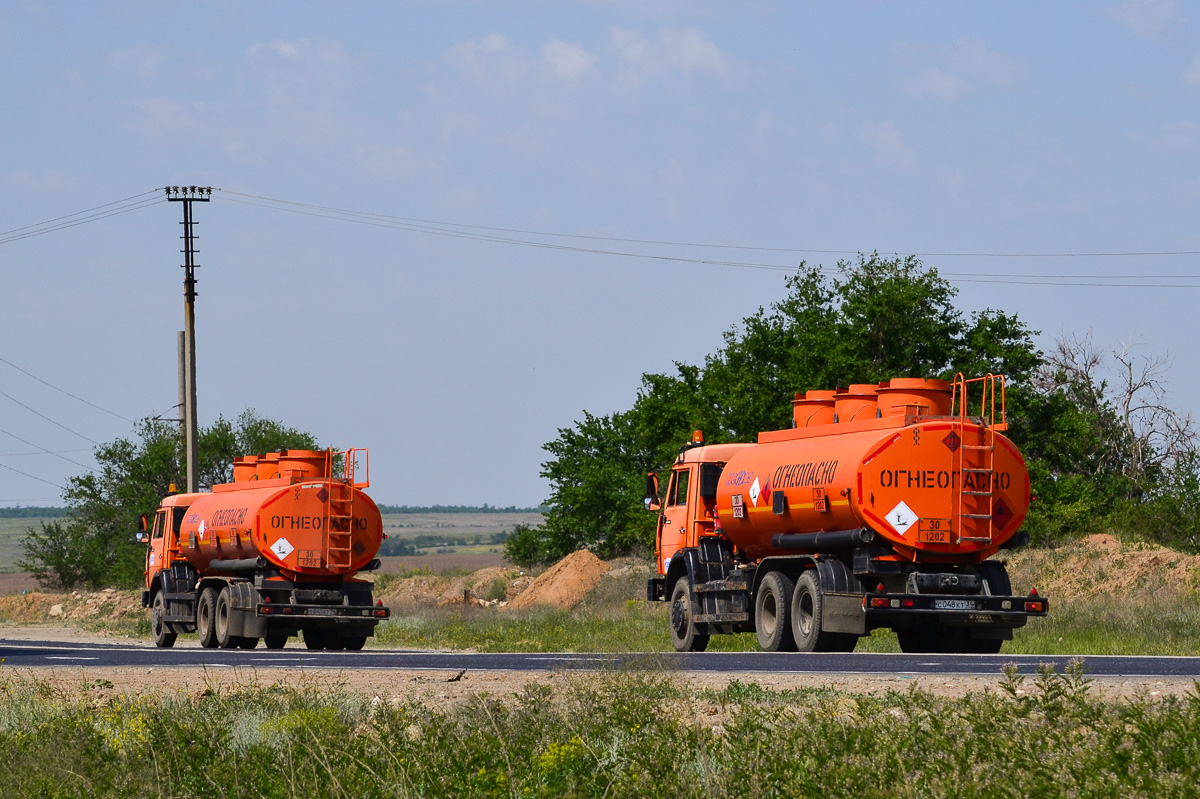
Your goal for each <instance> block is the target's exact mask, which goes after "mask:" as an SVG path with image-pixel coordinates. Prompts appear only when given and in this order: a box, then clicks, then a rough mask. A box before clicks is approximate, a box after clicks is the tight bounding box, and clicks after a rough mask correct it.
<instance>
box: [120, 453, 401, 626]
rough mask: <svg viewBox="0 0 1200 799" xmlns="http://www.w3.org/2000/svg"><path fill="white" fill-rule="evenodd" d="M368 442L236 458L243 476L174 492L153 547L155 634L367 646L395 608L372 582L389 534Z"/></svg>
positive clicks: (157, 519)
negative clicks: (370, 472) (370, 574)
mask: <svg viewBox="0 0 1200 799" xmlns="http://www.w3.org/2000/svg"><path fill="white" fill-rule="evenodd" d="M360 458H361V460H362V462H363V463H362V465H363V466H365V465H366V451H365V450H348V451H347V452H344V453H336V454H335V453H333V452H332V451H325V452H313V451H310V450H284V451H282V452H279V453H270V454H267V455H258V456H253V455H251V456H246V457H242V458H238V459H237V460H235V461H234V463H233V482H232V483H225V484H222V485H215V486H213V490H212V492H211V493H197V494H169V495H168V496H167V497H166V498H165V499H163V501H162V503H161V504H160V506H159V508H158V511H157V512H156V513H155V516H154V521H153V522H149V520H148V519H145V517H143V525H142V526H143V532H142V533H141V534H140V535H139V539H140V540H141V541H143V542H144V543H146V544H148V547H147V552H146V590H145V591H143V592H142V603H143V605H145V606H147V607H149V608H151V614H150V617H151V628H152V630H153V633H154V642H155V643H156V644H157V645H158V646H162V647H168V646H171V645H173V644H174V643H175V638H176V636H177V635H178V634H179V633H181V632H193V631H194V632H197V633H199V637H200V643H201V645H202V646H205V647H218V646H219V647H222V648H226V649H228V648H234V647H238V648H243V649H252V648H254V647H255V646H257V645H258V641H259V639H262V640H263V641H264V642H265V643H266V646H267V648H269V649H278V648H281V647H283V646H284V645H285V644H286V643H287V640H288V638H289V637H290V636H293V635H297V634H302V635H303V636H304V643H305V645H306V646H307V647H308V648H309V649H362V647H363V644H365V643H366V640H367V638H368V637H369V636H370V635H372V633H373V632H374V630H375V625H376V624H378V623H379V622H380V621H381V620H383V619H386V618H387V617H388V609H387V608H385V607H383V605H382V603H380V602H373V601H372V596H371V588H372V586H371V583H370V582H367V581H366V580H363V579H360V578H358V577H356V575H357V574H358V573H359V572H362V571H368V570H371V569H374V568H378V566H379V561H378V559H376V558H375V555H376V553H377V552H379V546H380V544H381V543H382V541H383V519H382V517H381V516H380V514H379V508H378V507H376V505H375V503H374V502H373V501H372V500H371V498H370V497H369V496H367V494H366V493H365V492H364V491H363V488H365V487H367V486H368V485H369V482H368V480H367V479H366V476H365V475H364V476H363V477H364V479H363V480H362V481H361V482H359V481H357V480H356V476H355V475H356V471H357V470H358V468H359V463H358V462H359V460H360Z"/></svg>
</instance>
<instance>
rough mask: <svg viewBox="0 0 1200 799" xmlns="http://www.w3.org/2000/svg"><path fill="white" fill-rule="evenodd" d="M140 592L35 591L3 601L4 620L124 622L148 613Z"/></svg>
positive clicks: (0, 616)
mask: <svg viewBox="0 0 1200 799" xmlns="http://www.w3.org/2000/svg"><path fill="white" fill-rule="evenodd" d="M147 612H148V611H146V610H145V609H144V608H143V607H142V597H141V592H139V591H120V590H117V589H116V588H105V589H104V590H103V591H96V592H90V591H75V592H73V593H70V594H50V593H43V592H41V591H33V592H30V593H28V594H15V595H12V596H5V597H0V619H3V620H4V621H18V622H35V621H46V620H48V619H98V618H102V619H123V618H126V617H128V616H137V615H138V614H142V613H147Z"/></svg>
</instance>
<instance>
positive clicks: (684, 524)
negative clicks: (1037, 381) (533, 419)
mask: <svg viewBox="0 0 1200 799" xmlns="http://www.w3.org/2000/svg"><path fill="white" fill-rule="evenodd" d="M971 402H974V407H971ZM793 411H794V427H793V428H792V429H788V430H779V431H773V432H765V433H760V434H759V437H758V443H756V444H717V445H712V446H706V445H705V444H704V440H703V434H702V433H700V432H699V431H697V432H696V433H695V434H694V436H693V441H692V442H691V443H690V444H687V445H685V446H684V447H683V448H682V449H681V451H680V453H679V456H678V457H677V459H676V461H675V464H674V466H673V467H672V469H671V473H670V481H669V483H668V484H667V491H666V498H665V501H663V500H662V499H661V498H660V495H659V480H658V475H657V474H654V473H651V474H649V475H647V479H646V484H647V485H646V493H647V506H648V507H649V508H650V509H651V510H657V511H659V519H658V533H657V545H656V555H657V563H658V574H659V576H657V577H655V578H652V579H651V580H650V581H649V583H648V585H647V598H648V599H650V600H653V601H668V602H670V627H671V638H672V641H673V643H674V644H675V648H676V649H678V650H679V651H702V650H703V649H705V647H707V645H708V641H709V637H710V636H711V635H714V634H721V633H739V632H750V631H754V632H756V633H757V635H758V641H759V644H760V645H761V646H762V648H763V649H765V650H767V651H795V650H797V649H798V650H800V651H804V652H849V651H853V649H854V647H855V645H856V644H857V642H858V639H859V637H860V636H862V635H866V634H869V633H870V632H871V630H873V629H876V628H879V627H890V628H892V629H894V630H895V631H896V633H897V636H898V637H899V639H900V647H901V649H902V650H904V651H905V652H974V653H995V652H999V651H1000V647H1001V645H1002V643H1003V642H1004V641H1005V640H1010V639H1011V638H1012V631H1013V629H1014V628H1017V627H1020V626H1022V625H1024V624H1025V622H1026V620H1027V619H1028V617H1030V616H1044V615H1045V614H1046V610H1047V607H1048V603H1047V601H1046V599H1045V598H1044V597H1041V596H1038V594H1037V591H1036V589H1035V590H1033V591H1031V592H1030V594H1029V595H1028V596H1013V595H1012V587H1011V585H1010V583H1009V578H1008V572H1007V571H1006V570H1005V565H1004V562H1003V561H1000V560H995V559H994V558H995V556H996V555H997V554H998V553H999V551H1000V550H1001V549H1005V548H1009V547H1014V546H1019V545H1021V544H1023V543H1025V542H1026V541H1027V540H1028V535H1027V534H1025V533H1023V532H1020V528H1021V523H1022V522H1023V521H1024V519H1025V515H1026V513H1027V511H1028V510H1029V503H1030V487H1029V472H1028V470H1027V469H1026V467H1025V460H1024V459H1023V458H1022V457H1021V453H1020V452H1019V451H1018V450H1017V448H1016V446H1014V445H1013V443H1012V442H1011V441H1010V440H1009V439H1008V438H1007V437H1006V436H1004V435H1003V432H1004V431H1005V430H1006V429H1007V424H1006V420H1005V414H1004V378H1003V377H1001V376H993V375H988V376H987V377H983V378H977V379H974V380H965V379H964V378H963V377H962V375H959V376H958V377H957V378H956V379H955V380H954V381H953V382H949V381H941V380H922V379H915V378H896V379H893V380H890V381H884V382H882V383H879V384H866V385H851V386H850V387H849V388H848V389H846V390H842V391H809V392H807V394H805V395H804V396H801V395H799V394H797V395H796V400H795V401H794V403H793Z"/></svg>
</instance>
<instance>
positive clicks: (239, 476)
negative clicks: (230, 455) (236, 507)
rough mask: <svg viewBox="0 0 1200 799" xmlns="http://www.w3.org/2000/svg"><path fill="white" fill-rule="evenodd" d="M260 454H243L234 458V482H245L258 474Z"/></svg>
mask: <svg viewBox="0 0 1200 799" xmlns="http://www.w3.org/2000/svg"><path fill="white" fill-rule="evenodd" d="M257 470H258V456H257V455H243V456H242V457H240V458H234V459H233V482H235V483H244V482H246V481H247V480H253V479H254V478H255V476H256V475H257Z"/></svg>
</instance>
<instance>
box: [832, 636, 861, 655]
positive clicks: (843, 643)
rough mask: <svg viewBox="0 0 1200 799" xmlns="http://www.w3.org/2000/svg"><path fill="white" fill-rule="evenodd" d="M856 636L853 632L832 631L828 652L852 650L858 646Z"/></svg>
mask: <svg viewBox="0 0 1200 799" xmlns="http://www.w3.org/2000/svg"><path fill="white" fill-rule="evenodd" d="M858 638H859V637H858V636H857V635H855V634H854V633H834V639H833V648H832V649H830V650H829V651H830V652H853V651H854V650H855V648H857V647H858Z"/></svg>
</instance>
